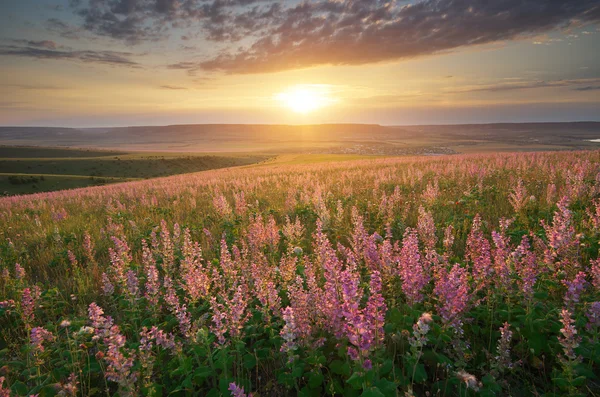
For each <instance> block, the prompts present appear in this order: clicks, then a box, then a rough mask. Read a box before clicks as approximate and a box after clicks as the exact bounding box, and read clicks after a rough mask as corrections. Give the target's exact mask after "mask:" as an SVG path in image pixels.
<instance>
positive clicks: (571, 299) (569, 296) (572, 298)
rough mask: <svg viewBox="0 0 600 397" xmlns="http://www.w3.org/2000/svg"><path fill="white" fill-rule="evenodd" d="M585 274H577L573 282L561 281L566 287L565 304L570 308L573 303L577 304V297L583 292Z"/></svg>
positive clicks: (585, 282)
mask: <svg viewBox="0 0 600 397" xmlns="http://www.w3.org/2000/svg"><path fill="white" fill-rule="evenodd" d="M585 276H586V274H585V273H584V272H579V273H577V275H576V276H575V278H574V279H573V280H570V281H563V285H564V286H565V287H567V292H566V293H565V304H566V305H567V306H568V307H572V306H573V305H574V304H575V303H578V302H579V296H580V295H581V293H582V292H583V291H584V290H585V287H586V285H587V281H585Z"/></svg>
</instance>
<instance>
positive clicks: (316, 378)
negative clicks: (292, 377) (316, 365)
mask: <svg viewBox="0 0 600 397" xmlns="http://www.w3.org/2000/svg"><path fill="white" fill-rule="evenodd" d="M323 379H324V376H323V374H322V373H321V372H320V371H319V372H311V373H310V375H309V377H308V385H309V386H310V387H311V388H313V389H316V388H317V387H319V386H321V384H323Z"/></svg>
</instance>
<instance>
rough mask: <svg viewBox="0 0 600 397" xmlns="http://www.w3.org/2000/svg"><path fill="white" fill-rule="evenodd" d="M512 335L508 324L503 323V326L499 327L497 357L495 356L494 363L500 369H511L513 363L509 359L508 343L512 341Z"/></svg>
mask: <svg viewBox="0 0 600 397" xmlns="http://www.w3.org/2000/svg"><path fill="white" fill-rule="evenodd" d="M512 335H513V334H512V331H511V330H510V324H509V323H507V322H505V323H504V325H503V326H502V327H500V341H499V342H498V348H497V352H498V355H497V356H496V362H497V363H498V367H499V368H500V369H504V368H512V366H513V362H512V361H511V359H510V342H511V340H512Z"/></svg>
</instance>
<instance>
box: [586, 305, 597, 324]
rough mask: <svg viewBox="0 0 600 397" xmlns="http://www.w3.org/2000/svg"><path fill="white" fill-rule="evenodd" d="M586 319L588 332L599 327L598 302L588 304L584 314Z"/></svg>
mask: <svg viewBox="0 0 600 397" xmlns="http://www.w3.org/2000/svg"><path fill="white" fill-rule="evenodd" d="M586 316H587V318H588V324H587V326H586V327H587V328H588V329H589V330H593V329H597V328H598V327H600V302H592V303H590V307H589V309H588V311H587V313H586Z"/></svg>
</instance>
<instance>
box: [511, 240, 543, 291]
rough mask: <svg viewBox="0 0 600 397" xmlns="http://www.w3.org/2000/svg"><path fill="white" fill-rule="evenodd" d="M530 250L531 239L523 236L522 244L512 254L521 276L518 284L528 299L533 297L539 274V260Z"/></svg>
mask: <svg viewBox="0 0 600 397" xmlns="http://www.w3.org/2000/svg"><path fill="white" fill-rule="evenodd" d="M529 248H530V246H529V239H528V238H527V236H523V238H522V239H521V244H519V246H518V247H517V248H516V249H515V251H514V252H513V253H511V259H512V261H513V263H514V266H515V269H516V271H517V274H518V275H519V278H518V281H517V282H518V284H519V287H520V289H521V292H523V295H525V297H526V298H527V299H531V297H532V296H533V287H534V286H535V283H536V281H537V275H538V273H539V269H538V265H537V258H536V256H535V254H534V253H533V252H531V251H530V249H529Z"/></svg>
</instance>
